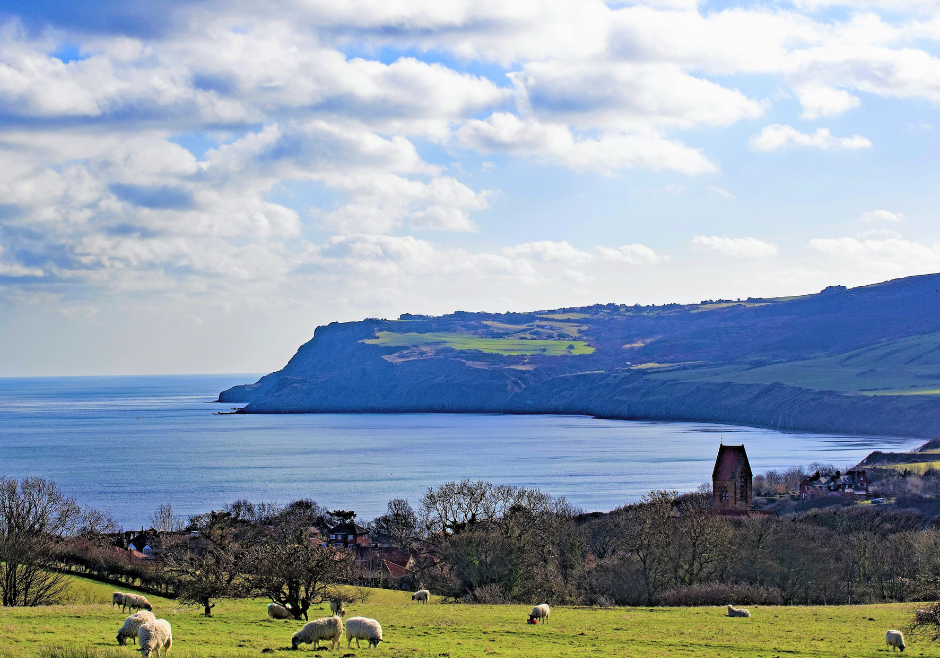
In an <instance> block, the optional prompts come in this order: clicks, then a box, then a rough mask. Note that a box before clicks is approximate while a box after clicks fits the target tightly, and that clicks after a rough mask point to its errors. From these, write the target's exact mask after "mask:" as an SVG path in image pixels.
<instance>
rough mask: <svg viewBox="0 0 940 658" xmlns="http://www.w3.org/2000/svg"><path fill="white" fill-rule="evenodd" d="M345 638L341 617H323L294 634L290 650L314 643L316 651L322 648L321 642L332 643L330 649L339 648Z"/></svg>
mask: <svg viewBox="0 0 940 658" xmlns="http://www.w3.org/2000/svg"><path fill="white" fill-rule="evenodd" d="M342 637H343V620H342V619H340V618H339V617H336V616H333V617H323V618H322V619H315V620H314V621H312V622H310V623H309V624H305V625H304V627H303V628H301V629H300V630H299V631H297V632H296V633H294V637H292V638H291V641H290V648H291V649H297V647H298V646H299V645H301V644H310V643H311V642H312V643H313V648H314V649H319V648H320V642H321V641H326V640H329V641H330V649H331V650H332V649H334V648H336V647H338V646H339V641H340V639H342Z"/></svg>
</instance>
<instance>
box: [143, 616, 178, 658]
mask: <svg viewBox="0 0 940 658" xmlns="http://www.w3.org/2000/svg"><path fill="white" fill-rule="evenodd" d="M137 642H138V644H140V658H150V654H151V653H153V652H154V651H156V652H157V658H160V649H163V658H166V655H167V652H169V650H170V647H172V646H173V631H172V629H171V628H170V622H168V621H167V620H166V619H157V620H156V621H150V622H147V623H146V624H144V625H143V626H141V627H140V628H139V629H138V631H137Z"/></svg>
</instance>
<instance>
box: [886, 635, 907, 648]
mask: <svg viewBox="0 0 940 658" xmlns="http://www.w3.org/2000/svg"><path fill="white" fill-rule="evenodd" d="M885 642H886V643H887V645H888V646H889V647H891V650H892V651H896V650H897V649H900V650H901V653H904V650H905V649H906V648H907V646H905V644H904V634H903V633H901V631H888V632H887V633H885Z"/></svg>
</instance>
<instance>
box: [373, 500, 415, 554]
mask: <svg viewBox="0 0 940 658" xmlns="http://www.w3.org/2000/svg"><path fill="white" fill-rule="evenodd" d="M372 532H373V534H374V535H375V537H376V539H377V540H378V541H379V542H381V543H383V544H390V545H392V546H396V547H398V548H409V547H411V546H412V545H413V544H414V543H415V541H416V540H417V535H418V515H417V514H416V513H415V511H414V509H412V507H411V505H409V504H408V501H407V500H405V499H403V498H395V499H394V500H390V501H388V511H386V512H385V514H383V515H382V516H379V517H377V518H376V519H375V520H374V521H373V522H372Z"/></svg>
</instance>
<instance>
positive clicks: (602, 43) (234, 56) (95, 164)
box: [0, 0, 940, 377]
mask: <svg viewBox="0 0 940 658" xmlns="http://www.w3.org/2000/svg"><path fill="white" fill-rule="evenodd" d="M938 106H940V0H884V1H883V2H875V1H869V0H792V1H791V2H752V1H749V0H743V1H741V2H733V1H730V0H728V1H725V0H710V1H701V2H699V1H697V0H639V1H636V2H630V1H624V2H606V3H605V2H602V1H595V0H570V1H569V0H481V1H477V2H473V1H466V2H454V1H451V0H342V1H340V0H273V1H271V2H245V1H243V0H226V1H224V2H223V1H217V0H185V1H180V2H165V1H163V0H139V1H137V2H126V1H124V0H87V1H85V2H82V3H63V2H54V1H52V0H30V1H29V2H25V1H15V2H13V1H10V0H0V376H5V377H13V376H46V375H116V374H169V373H223V372H253V373H258V372H269V371H272V370H276V369H278V368H280V367H281V366H283V365H284V363H286V361H287V360H288V359H289V358H290V356H291V355H292V354H293V353H294V352H295V351H296V349H297V347H298V346H299V345H300V344H301V343H303V342H305V341H307V340H309V339H310V337H311V336H312V335H313V330H314V328H315V327H316V326H318V325H321V324H327V323H329V322H333V321H352V320H359V319H362V318H366V317H384V318H397V317H398V316H399V314H401V313H426V314H435V315H437V314H444V313H450V312H452V311H455V310H466V311H494V312H501V311H526V310H537V309H549V308H558V307H565V306H581V305H590V304H595V303H609V302H616V303H621V304H630V305H632V304H663V303H670V302H679V303H695V302H700V301H702V300H706V299H719V298H722V299H738V298H742V299H743V298H747V297H770V296H782V295H796V294H806V293H812V292H818V291H819V290H821V289H822V288H825V287H826V286H829V285H846V286H857V285H865V284H869V283H875V282H878V281H883V280H887V279H892V278H897V277H903V276H910V275H916V274H924V273H932V272H938V271H940V223H938V222H937V216H938V208H940V168H938V163H940V116H938V112H937V110H938Z"/></svg>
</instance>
